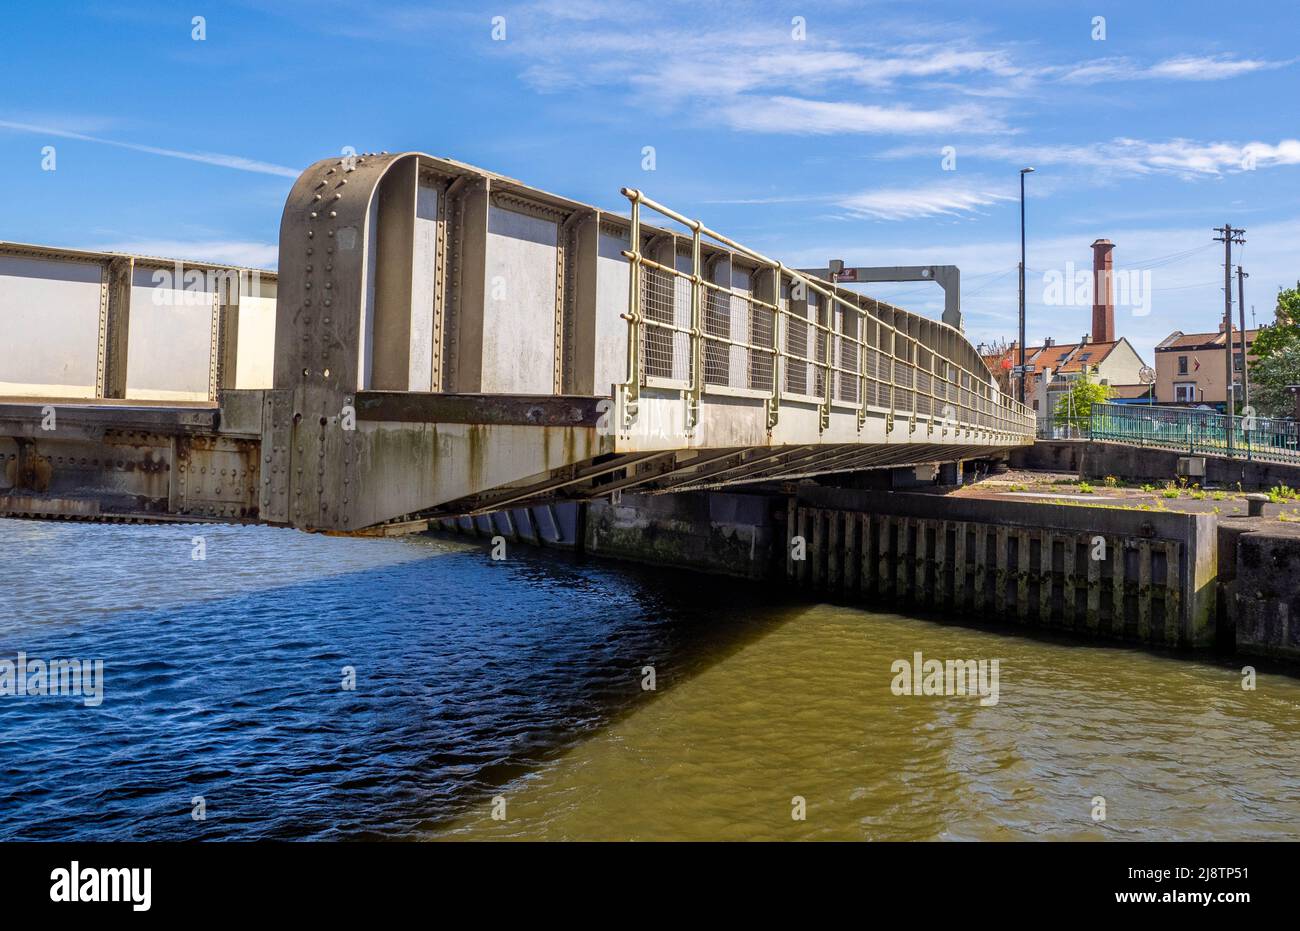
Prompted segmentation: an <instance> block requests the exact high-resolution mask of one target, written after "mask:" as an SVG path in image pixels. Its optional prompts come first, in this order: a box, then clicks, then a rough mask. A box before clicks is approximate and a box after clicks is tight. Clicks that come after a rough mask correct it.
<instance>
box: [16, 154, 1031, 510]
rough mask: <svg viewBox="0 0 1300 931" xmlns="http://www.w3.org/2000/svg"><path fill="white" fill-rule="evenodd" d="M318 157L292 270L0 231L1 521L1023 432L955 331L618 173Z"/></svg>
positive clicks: (804, 462)
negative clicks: (617, 207)
mask: <svg viewBox="0 0 1300 931" xmlns="http://www.w3.org/2000/svg"><path fill="white" fill-rule="evenodd" d="M623 195H624V197H625V198H626V200H627V203H628V206H629V211H628V215H620V214H617V213H609V212H605V211H603V210H600V209H598V208H596V207H592V206H589V205H586V204H581V203H577V202H574V201H571V200H568V199H566V198H563V197H557V196H555V195H552V194H548V193H546V192H544V191H540V190H537V189H535V188H531V187H528V186H526V185H524V184H521V183H520V182H518V181H515V180H512V179H510V178H506V177H503V176H501V175H497V174H494V173H492V172H489V171H484V170H482V169H478V168H474V167H472V166H469V165H465V164H462V163H459V162H455V161H449V160H445V159H439V158H433V157H431V156H428V155H423V154H419V153H405V154H397V155H389V154H378V155H374V154H371V155H364V156H357V157H353V158H331V159H325V160H323V161H320V162H317V163H316V164H314V165H312V166H311V167H310V168H308V169H307V170H306V171H305V172H304V173H303V174H302V175H301V177H300V178H299V179H298V181H297V183H296V184H295V185H294V187H293V189H292V191H291V193H290V194H289V197H288V201H287V203H286V205H285V209H284V214H283V219H282V222H281V229H280V251H279V270H278V273H270V272H265V271H260V272H259V271H257V270H253V269H242V268H233V267H230V266H220V265H211V264H204V263H193V262H184V263H177V262H173V261H172V260H165V259H157V258H150V257H143V256H131V255H120V254H115V253H92V252H84V251H74V250H65V249H54V248H49V247H41V246H31V245H23V244H18V243H0V327H2V329H3V334H4V335H3V339H0V465H2V466H3V468H0V514H11V515H25V516H46V517H58V516H63V517H87V518H94V517H99V518H115V519H116V518H124V519H129V518H148V519H160V520H166V519H205V520H212V519H226V520H247V521H261V522H266V523H273V524H282V525H288V526H292V527H298V528H303V529H311V530H330V531H344V532H349V531H361V530H364V529H365V528H374V527H376V526H377V525H383V524H388V523H393V522H404V521H410V520H417V519H424V518H433V517H447V516H454V515H473V514H483V513H487V512H490V511H494V510H500V509H503V508H510V507H519V506H524V505H531V504H536V503H540V502H547V501H553V500H556V499H579V500H583V499H593V498H599V497H605V496H609V495H612V494H614V493H616V492H620V491H623V490H627V489H635V490H637V491H639V492H649V493H671V492H678V491H683V490H688V489H691V490H693V489H709V488H720V487H725V486H733V485H744V484H752V483H761V482H771V481H779V480H786V479H797V478H800V477H806V476H818V475H827V474H832V473H847V472H855V471H859V470H864V469H876V468H884V467H895V466H902V465H927V464H943V463H952V462H958V461H961V460H964V459H971V458H980V457H988V456H994V455H998V454H1000V453H1004V452H1006V451H1007V450H1009V449H1011V448H1012V447H1015V446H1019V445H1025V444H1028V443H1031V442H1032V437H1033V418H1032V414H1031V413H1030V412H1028V411H1026V410H1025V409H1024V408H1023V407H1022V406H1020V405H1018V404H1017V403H1015V402H1014V401H1013V400H1012V399H1010V398H1008V397H1005V396H1003V395H1001V394H1000V393H999V392H998V390H997V389H996V387H995V386H994V384H993V383H992V381H991V379H990V378H989V375H988V373H987V372H986V371H985V369H984V367H983V363H982V362H981V360H980V358H979V356H978V354H977V353H976V351H975V349H974V347H973V346H972V345H971V344H970V343H969V342H968V341H967V340H966V339H965V337H964V336H963V335H962V334H961V332H960V331H958V330H957V329H954V328H953V327H951V326H948V325H946V324H944V323H942V322H939V321H937V320H931V319H928V318H926V317H923V316H919V315H917V314H913V313H909V312H907V311H905V310H902V309H900V308H897V307H893V306H890V305H888V304H884V303H882V302H879V301H876V300H873V299H871V298H869V297H867V296H865V295H862V294H859V293H856V292H854V291H850V290H848V289H846V288H844V287H842V286H837V285H835V284H832V283H831V282H828V281H825V280H822V279H819V278H815V277H811V276H809V275H807V274H804V273H801V272H798V271H796V270H794V269H791V268H787V267H786V266H784V265H783V264H781V263H780V262H779V261H778V260H776V259H771V258H768V257H765V256H763V255H760V254H758V253H756V252H754V251H753V250H750V249H747V248H745V247H744V246H742V245H741V244H739V243H737V242H735V241H733V240H731V239H729V238H728V237H726V236H724V235H723V234H721V233H718V232H715V231H713V230H711V229H709V228H707V227H705V226H703V225H702V224H700V223H699V222H698V221H695V220H693V219H691V218H688V217H685V216H682V215H680V214H678V213H676V212H674V211H673V210H671V209H670V208H668V207H666V206H664V205H662V204H658V203H656V202H654V201H652V200H650V199H649V198H648V197H646V196H645V195H643V194H642V193H640V192H639V191H635V190H624V191H623Z"/></svg>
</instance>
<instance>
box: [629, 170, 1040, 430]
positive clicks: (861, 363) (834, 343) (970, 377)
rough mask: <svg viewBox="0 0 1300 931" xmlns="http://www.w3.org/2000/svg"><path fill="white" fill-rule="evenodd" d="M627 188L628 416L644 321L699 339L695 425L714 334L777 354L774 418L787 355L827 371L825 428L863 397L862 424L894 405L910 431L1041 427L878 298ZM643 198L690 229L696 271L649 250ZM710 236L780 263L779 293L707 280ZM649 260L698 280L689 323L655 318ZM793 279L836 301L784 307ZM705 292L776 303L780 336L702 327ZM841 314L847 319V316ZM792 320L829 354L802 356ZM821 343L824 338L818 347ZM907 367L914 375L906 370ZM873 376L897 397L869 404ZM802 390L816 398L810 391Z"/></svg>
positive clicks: (638, 374)
mask: <svg viewBox="0 0 1300 931" xmlns="http://www.w3.org/2000/svg"><path fill="white" fill-rule="evenodd" d="M622 193H623V195H624V196H625V197H627V198H628V200H629V201H630V202H631V221H632V222H631V237H630V241H629V246H630V248H629V249H626V250H624V251H623V253H622V254H623V256H624V257H625V258H627V259H628V261H629V263H630V265H631V274H630V275H629V306H628V313H627V314H625V315H624V319H626V320H627V322H628V326H629V339H628V379H627V382H626V383H625V386H624V387H625V390H626V391H627V400H628V403H627V405H626V416H627V417H628V418H629V419H630V418H633V417H635V414H636V404H637V400H638V399H639V396H640V387H641V385H642V384H643V382H644V379H645V378H646V373H645V367H644V360H643V359H642V347H641V335H642V334H641V330H640V328H641V327H643V326H644V327H653V328H657V329H660V330H666V331H669V332H674V333H683V334H685V335H687V336H688V337H689V339H690V346H691V366H690V381H691V386H690V391H691V401H692V404H691V412H690V413H688V426H690V425H693V423H694V420H693V416H694V414H695V412H697V410H698V403H699V397H700V395H701V394H702V393H705V392H707V391H708V390H709V388H710V387H716V386H710V385H707V384H706V380H705V377H704V373H703V371H702V368H703V366H702V356H703V344H704V343H706V342H707V343H710V344H715V345H720V346H728V347H730V346H736V347H739V348H742V349H744V350H746V351H753V352H760V353H763V354H765V355H768V356H770V357H771V359H772V361H771V365H772V379H771V381H772V387H771V391H770V394H771V397H770V398H769V400H768V404H769V425H772V424H774V423H775V418H776V411H777V409H778V408H779V404H780V399H781V396H782V395H783V394H788V393H789V392H786V391H783V389H782V372H783V367H782V362H783V360H784V361H785V362H786V363H787V364H788V363H789V362H790V361H794V362H797V363H799V364H801V365H806V366H811V367H813V368H814V369H820V370H821V372H822V376H823V377H822V382H823V383H822V386H821V388H822V392H823V394H822V397H821V398H820V399H818V400H820V401H821V404H822V410H823V414H822V420H823V427H824V426H826V425H827V424H828V422H829V416H830V409H831V407H832V406H856V407H857V408H858V412H859V414H858V425H859V429H860V428H861V426H862V424H863V423H864V421H865V416H866V412H867V409H868V408H874V409H876V410H883V411H885V412H886V413H887V415H888V420H887V425H888V429H891V430H892V429H893V422H894V419H895V417H896V416H904V417H907V418H908V419H909V421H910V423H911V428H910V429H911V430H915V429H916V424H917V421H918V420H920V419H921V418H925V419H927V420H928V421H929V424H930V429H931V430H933V428H934V424H935V423H936V422H938V423H941V424H942V425H943V426H944V430H945V432H946V430H947V427H948V425H949V424H950V423H951V425H952V426H953V427H954V428H955V429H957V430H962V429H965V430H966V431H967V433H968V435H969V432H970V431H971V430H976V431H980V432H987V433H999V434H1006V435H1009V436H1016V437H1025V436H1029V437H1032V436H1033V433H1034V424H1035V415H1034V414H1033V412H1032V411H1031V410H1030V409H1029V408H1028V407H1026V406H1025V405H1022V404H1019V403H1018V402H1016V401H1015V400H1014V399H1012V398H1010V397H1008V396H1006V395H1002V394H1000V393H997V392H995V389H994V387H993V383H992V379H991V378H989V377H988V376H987V373H986V374H985V377H983V378H980V377H977V376H976V375H975V374H974V372H973V371H972V370H971V369H970V368H968V367H967V366H966V365H963V364H962V362H961V361H959V360H957V359H952V358H949V357H947V356H945V355H944V354H943V353H942V352H941V351H940V350H939V349H938V348H937V347H934V346H930V345H927V344H926V343H925V342H924V341H922V340H920V339H917V338H915V337H913V336H911V335H909V334H907V333H905V332H903V331H902V330H900V329H898V328H897V327H895V326H893V325H892V324H890V323H887V322H885V321H884V320H883V319H881V318H880V317H879V316H877V315H875V314H872V313H871V312H869V311H868V309H867V308H866V307H865V306H864V305H863V304H862V303H859V300H862V301H869V300H871V299H869V298H865V297H863V296H860V295H856V294H854V293H853V292H842V291H841V290H840V289H838V288H836V287H835V285H834V284H829V285H825V284H824V283H822V282H821V281H820V280H819V279H815V278H810V277H808V276H807V275H805V274H803V273H801V272H799V271H797V270H795V269H791V268H787V267H786V266H784V265H783V264H782V263H780V262H778V261H776V260H774V259H771V258H768V257H767V256H765V255H763V254H762V253H759V252H756V251H754V250H752V249H749V248H748V247H746V246H743V245H741V244H740V243H738V242H735V241H734V240H732V239H730V238H729V237H727V236H725V235H723V234H721V233H718V232H717V231H715V230H712V229H709V228H708V227H707V226H705V225H704V224H703V223H701V222H700V221H698V220H692V219H690V218H689V217H686V216H684V215H682V214H680V213H678V212H677V211H675V210H673V209H671V208H670V207H667V206H665V205H663V204H660V203H658V202H657V201H654V200H652V199H651V198H649V197H646V196H645V195H644V194H642V193H641V192H640V191H637V190H632V189H628V188H624V189H623V191H622ZM643 206H644V207H646V208H648V209H650V210H653V211H655V212H656V213H658V214H660V215H661V216H663V217H666V218H667V219H669V220H672V221H674V222H676V223H679V224H681V225H682V226H684V227H686V228H687V229H688V230H690V233H691V273H690V274H689V275H688V274H686V273H685V272H682V271H680V270H679V269H677V268H673V267H670V266H667V265H664V264H663V263H661V262H657V261H655V260H654V259H651V258H648V257H646V256H644V255H642V254H641V249H642V242H641V214H640V210H641V207H643ZM704 237H707V238H708V239H710V240H712V241H713V242H715V243H718V244H720V245H722V246H724V247H726V248H728V249H730V250H731V251H732V252H733V253H736V254H739V255H742V256H744V257H746V258H748V259H749V260H750V261H752V262H753V263H754V264H755V265H757V266H759V267H758V268H757V269H756V270H755V273H756V274H757V272H759V271H762V270H763V269H767V270H768V271H770V272H772V273H773V275H774V278H773V284H774V288H773V297H774V301H765V300H763V299H762V298H760V297H757V296H755V295H753V294H750V293H746V292H739V291H736V290H735V289H734V288H733V287H728V286H724V285H721V284H718V283H717V282H714V281H709V280H707V279H706V278H705V277H704V275H703V274H702V261H701V248H700V247H701V240H702V239H703V238H704ZM643 268H646V269H653V270H656V271H659V272H661V273H664V274H666V275H669V276H671V277H673V278H675V279H681V280H685V281H689V282H690V284H691V326H690V327H682V326H680V325H678V324H675V323H669V322H667V321H664V320H655V319H651V318H649V317H647V316H646V315H645V313H644V312H643V308H642V284H641V274H642V269H643ZM787 280H788V281H789V282H790V284H791V285H792V286H793V285H794V284H796V283H797V284H799V285H801V286H802V287H803V288H805V289H806V290H807V291H808V292H811V293H814V294H817V295H820V296H821V297H822V298H824V299H825V302H827V303H824V304H823V303H821V302H819V308H818V313H817V314H810V315H808V316H803V315H800V314H796V313H794V312H793V311H792V310H791V309H790V308H789V306H786V307H782V306H781V290H782V286H783V285H784V284H785V282H786V281H787ZM705 293H716V294H723V295H727V296H729V297H737V298H740V299H741V300H743V301H745V302H747V303H748V304H749V305H751V306H753V307H756V308H762V309H765V310H767V311H770V312H771V313H772V315H773V317H772V334H771V336H772V343H773V345H771V346H762V345H757V344H754V343H749V342H744V341H739V340H733V339H731V338H730V337H728V336H723V335H720V334H714V333H706V332H704V331H703V327H702V316H703V314H702V304H703V295H704V294H705ZM845 293H847V294H849V295H850V296H851V297H852V298H853V299H849V298H847V297H845V296H844V294H845ZM871 303H872V304H874V305H875V306H876V307H877V308H879V307H881V306H889V305H881V304H880V302H878V301H871ZM835 307H838V308H840V309H842V310H843V311H851V312H852V313H853V314H855V315H856V318H855V319H856V322H857V326H856V327H855V328H854V333H848V332H845V330H846V328H845V327H844V326H843V325H842V324H841V326H840V328H839V329H837V328H835V326H834V320H835V316H836V315H835V314H834V313H832V312H831V311H832V308H835ZM890 309H891V310H893V311H895V312H897V313H903V314H907V311H901V310H900V309H898V308H892V307H891V308H890ZM823 310H824V316H825V319H826V322H825V323H823V322H822V320H821V319H819V318H820V317H821V316H822V315H823V313H822V312H823ZM909 316H910V315H909ZM782 318H785V319H786V321H787V327H782V326H780V320H781V319H782ZM841 319H842V320H843V319H846V318H845V317H844V316H843V315H841ZM790 321H794V322H796V323H797V325H798V326H801V327H806V328H808V336H809V339H808V343H809V351H810V353H811V354H812V355H814V356H818V357H820V358H808V357H805V356H801V355H799V354H797V353H793V352H791V351H789V350H788V349H786V348H784V347H783V341H782V336H783V335H784V334H785V333H786V332H788V324H789V322H790ZM930 322H931V323H934V325H935V326H937V327H940V328H943V329H946V330H948V331H950V332H952V333H954V334H956V336H957V338H958V339H960V341H961V342H960V343H959V344H958V345H959V347H961V346H964V347H965V348H966V349H967V350H968V353H967V354H968V355H970V356H972V357H975V353H976V351H975V349H974V347H973V346H971V345H970V344H969V343H967V342H966V340H965V337H962V336H961V335H960V333H958V332H957V331H955V330H952V328H951V327H948V326H947V325H946V324H941V323H938V322H937V321H930ZM868 323H872V324H874V325H875V330H874V333H875V345H873V344H872V342H871V340H870V335H871V333H870V331H869V329H868ZM846 346H847V347H853V351H852V352H846V351H845V347H846ZM813 347H816V348H815V350H814V349H813ZM922 352H924V353H926V354H928V355H929V356H930V365H929V367H928V368H926V367H922V366H921V365H920V364H919V358H920V353H922ZM869 353H874V355H870V356H869ZM846 355H856V359H857V368H856V370H855V369H851V368H847V367H845V366H844V365H843V364H842V362H843V359H844V357H845V356H846ZM869 358H870V359H871V361H872V365H871V367H870V368H871V370H870V371H868V365H867V361H868V359H869ZM976 358H977V357H976ZM981 366H982V363H981ZM900 367H901V370H900ZM884 369H888V377H887V378H882V377H879V376H880V375H882V374H883V371H882V370H884ZM837 375H838V376H841V377H843V378H850V379H853V380H854V381H855V382H856V387H857V390H856V397H857V401H856V404H855V403H854V402H851V401H846V400H844V399H842V398H839V397H837V396H836V395H837V392H836V382H837V378H836V376H837ZM904 375H905V376H906V378H904V377H903V376H904ZM903 382H905V383H903ZM868 385H871V386H872V388H873V390H872V391H871V392H870V394H871V395H872V396H873V397H874V398H875V399H876V401H877V402H879V401H880V400H881V399H882V398H883V397H888V400H889V404H888V406H885V405H883V404H880V403H876V404H868V403H867V396H868V391H867V390H866V389H867V387H868ZM922 385H928V387H927V388H922ZM885 389H887V390H885ZM899 392H904V393H905V394H904V395H903V398H904V399H906V396H907V395H910V398H911V400H910V404H908V405H907V406H906V407H905V408H903V409H899V407H898V403H897V402H898V400H899ZM803 396H805V397H814V398H815V397H816V396H815V395H813V394H812V392H811V391H810V392H808V393H807V394H805V395H803ZM922 397H924V398H926V399H927V403H926V404H925V405H922V404H921V398H922ZM940 404H942V405H943V406H942V409H943V410H944V411H945V414H944V416H943V417H942V418H940V419H939V420H938V421H936V417H935V411H936V408H937V407H939V405H940ZM923 406H924V407H926V408H928V411H923V410H922V407H923ZM948 410H951V411H952V413H953V415H954V416H953V417H952V418H949V417H948V416H947V411H948Z"/></svg>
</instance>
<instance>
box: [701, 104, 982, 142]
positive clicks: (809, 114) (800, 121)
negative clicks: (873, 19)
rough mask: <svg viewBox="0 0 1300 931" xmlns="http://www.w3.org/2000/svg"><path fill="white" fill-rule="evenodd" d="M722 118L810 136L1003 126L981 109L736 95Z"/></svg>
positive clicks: (752, 128) (742, 126) (739, 125)
mask: <svg viewBox="0 0 1300 931" xmlns="http://www.w3.org/2000/svg"><path fill="white" fill-rule="evenodd" d="M723 118H724V119H725V120H726V122H727V124H728V125H729V126H730V127H731V128H732V129H739V130H746V131H749V132H765V133H791V134H812V135H824V134H827V133H835V134H838V135H851V134H858V133H863V134H872V135H880V134H896V135H910V134H914V133H928V132H953V131H965V132H991V131H993V130H994V129H997V128H999V125H998V123H997V121H996V120H995V119H993V118H992V117H990V116H989V115H988V114H987V113H986V112H985V111H983V110H982V109H980V108H978V107H970V106H959V107H944V108H941V109H937V110H923V109H915V108H913V107H908V106H902V105H898V106H880V105H877V104H866V103H855V102H852V101H830V100H807V99H804V98H800V97H786V96H777V97H768V98H764V99H761V100H755V99H754V98H750V97H740V98H737V99H736V100H734V101H731V102H730V103H728V104H727V106H726V107H725V109H724V110H723Z"/></svg>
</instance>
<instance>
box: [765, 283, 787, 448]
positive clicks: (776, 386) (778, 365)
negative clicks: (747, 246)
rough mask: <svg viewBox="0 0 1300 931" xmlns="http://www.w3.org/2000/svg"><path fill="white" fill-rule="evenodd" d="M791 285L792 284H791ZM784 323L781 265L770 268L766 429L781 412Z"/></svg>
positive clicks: (769, 427)
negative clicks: (769, 373) (769, 379)
mask: <svg viewBox="0 0 1300 931" xmlns="http://www.w3.org/2000/svg"><path fill="white" fill-rule="evenodd" d="M792 283H793V282H792ZM784 328H785V323H784V321H783V320H782V315H781V263H780V262H777V263H776V264H775V265H773V266H772V348H773V350H775V351H774V352H773V353H772V396H771V397H770V398H768V399H767V429H768V430H771V429H772V428H774V427H775V426H776V424H777V421H778V419H779V418H780V411H781V375H782V372H783V370H784V369H785V365H784V364H783V360H784V358H785V353H784V351H783V350H782V348H781V347H782V346H783V345H784V343H785V340H784V339H782V337H783V335H784V333H783V330H784Z"/></svg>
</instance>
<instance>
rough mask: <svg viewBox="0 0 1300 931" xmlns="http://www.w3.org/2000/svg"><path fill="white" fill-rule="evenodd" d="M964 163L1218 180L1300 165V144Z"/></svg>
mask: <svg viewBox="0 0 1300 931" xmlns="http://www.w3.org/2000/svg"><path fill="white" fill-rule="evenodd" d="M959 153H960V155H961V156H963V157H968V156H974V157H977V158H993V159H998V160H999V161H1004V162H1009V163H1016V164H1025V165H1031V164H1032V165H1066V166H1072V167H1076V168H1087V169H1095V170H1098V171H1101V172H1104V173H1107V174H1119V175H1149V174H1174V175H1180V176H1182V177H1187V178H1193V177H1214V176H1219V175H1222V174H1227V173H1235V172H1241V171H1251V170H1257V169H1260V168H1270V167H1276V166H1280V165H1300V139H1282V140H1280V141H1279V142H1277V143H1276V144H1274V143H1267V142H1247V143H1236V142H1200V141H1197V140H1194V139H1167V140H1160V141H1153V140H1145V139H1130V138H1127V137H1123V136H1120V137H1117V138H1115V139H1111V140H1109V141H1106V142H1095V143H1088V144H1085V145H1075V144H1068V145H1067V144H1061V145H1011V144H1006V143H971V144H967V145H963V146H961V147H960V150H959ZM883 155H884V157H886V158H933V157H934V156H935V153H934V152H933V151H932V149H929V148H922V147H916V146H906V147H899V148H894V149H890V150H888V151H886V152H885V153H883Z"/></svg>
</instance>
